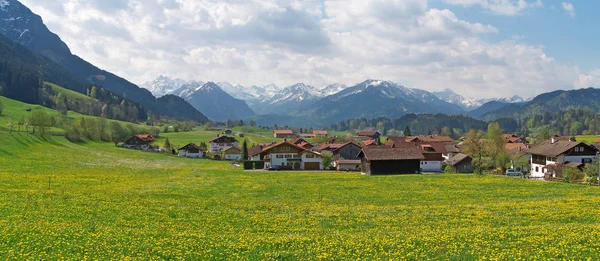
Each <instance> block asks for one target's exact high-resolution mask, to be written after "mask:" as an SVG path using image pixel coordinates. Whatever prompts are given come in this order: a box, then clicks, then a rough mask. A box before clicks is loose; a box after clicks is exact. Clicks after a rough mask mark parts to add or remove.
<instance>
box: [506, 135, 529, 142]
mask: <svg viewBox="0 0 600 261" xmlns="http://www.w3.org/2000/svg"><path fill="white" fill-rule="evenodd" d="M502 138H503V139H504V143H525V140H523V139H522V138H520V137H519V136H517V135H514V134H502Z"/></svg>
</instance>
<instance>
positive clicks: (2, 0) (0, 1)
mask: <svg viewBox="0 0 600 261" xmlns="http://www.w3.org/2000/svg"><path fill="white" fill-rule="evenodd" d="M9 5H10V3H9V2H8V1H7V0H0V10H2V11H4V9H6V7H7V6H9Z"/></svg>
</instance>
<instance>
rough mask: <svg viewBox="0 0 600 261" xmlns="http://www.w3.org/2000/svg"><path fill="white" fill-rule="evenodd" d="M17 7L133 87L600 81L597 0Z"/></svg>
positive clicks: (33, 2)
mask: <svg viewBox="0 0 600 261" xmlns="http://www.w3.org/2000/svg"><path fill="white" fill-rule="evenodd" d="M22 2H23V3H24V4H25V5H27V6H28V7H30V8H31V9H32V10H33V11H34V12H35V13H37V14H39V15H40V16H41V17H42V18H43V20H44V22H45V23H46V25H47V26H48V27H49V28H50V30H52V31H53V32H55V33H57V34H58V35H59V36H60V37H61V39H63V40H64V41H65V42H66V43H67V44H68V45H69V47H70V48H71V50H72V51H73V52H74V53H75V54H77V55H79V56H81V57H83V58H84V59H86V60H88V61H90V62H92V63H94V64H96V65H98V66H100V67H101V68H103V69H106V70H109V71H112V72H114V73H116V74H118V75H120V76H123V77H125V78H126V79H128V80H130V81H133V82H135V83H138V84H140V85H143V83H144V82H147V81H152V80H153V79H155V78H156V77H158V76H159V75H166V76H169V77H172V78H181V79H184V80H198V81H215V82H219V81H227V82H230V83H232V84H236V83H237V84H241V85H244V86H250V85H267V84H271V83H274V84H276V85H278V86H280V87H285V86H288V85H292V84H295V83H298V82H302V83H306V84H310V85H314V86H318V87H319V86H325V85H328V84H333V83H344V84H347V85H353V84H356V83H359V82H362V81H364V80H365V79H381V80H390V81H394V82H398V83H401V84H404V85H406V86H407V87H413V88H420V89H425V90H429V91H438V90H443V89H446V88H449V89H452V90H454V91H455V92H457V93H459V94H462V95H464V96H467V97H473V98H490V97H510V96H513V95H515V94H519V95H522V96H525V97H532V96H535V95H538V94H541V93H544V92H549V91H553V90H558V89H574V88H585V87H590V86H596V87H598V86H600V64H598V63H597V62H596V61H597V60H598V58H600V48H597V47H596V44H595V43H596V42H598V41H597V40H598V38H599V37H600V36H599V35H598V34H597V31H598V30H596V28H595V27H596V25H598V24H600V23H599V22H600V21H599V20H600V19H599V18H598V16H597V15H596V14H595V11H597V10H600V1H583V0H566V1H560V0H559V1H551V0H344V1H340V0H302V1H300V0H247V1H239V0H219V1H215V0H103V1H96V0H55V1H46V0H22ZM323 14H326V15H323Z"/></svg>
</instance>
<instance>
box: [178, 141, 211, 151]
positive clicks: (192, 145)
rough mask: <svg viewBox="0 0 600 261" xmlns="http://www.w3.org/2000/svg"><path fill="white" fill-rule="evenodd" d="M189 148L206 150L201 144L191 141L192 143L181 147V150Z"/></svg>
mask: <svg viewBox="0 0 600 261" xmlns="http://www.w3.org/2000/svg"><path fill="white" fill-rule="evenodd" d="M189 149H197V150H199V151H204V150H205V149H204V148H202V147H200V146H198V145H196V144H194V143H190V144H187V145H185V146H183V147H181V148H179V150H189Z"/></svg>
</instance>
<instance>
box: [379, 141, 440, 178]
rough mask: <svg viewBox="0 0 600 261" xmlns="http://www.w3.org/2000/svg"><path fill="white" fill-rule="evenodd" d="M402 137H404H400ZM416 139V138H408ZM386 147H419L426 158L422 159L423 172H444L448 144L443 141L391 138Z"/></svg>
mask: <svg viewBox="0 0 600 261" xmlns="http://www.w3.org/2000/svg"><path fill="white" fill-rule="evenodd" d="M400 138H402V137H400ZM408 140H414V139H408ZM385 145H386V147H391V148H417V149H418V150H419V151H420V152H421V154H423V156H424V157H425V159H423V160H421V171H422V172H442V162H443V161H444V156H443V155H444V154H446V153H447V152H446V145H445V144H443V143H441V142H434V143H422V142H406V141H402V140H399V141H394V140H393V139H392V140H389V141H388V142H386V143H385Z"/></svg>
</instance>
